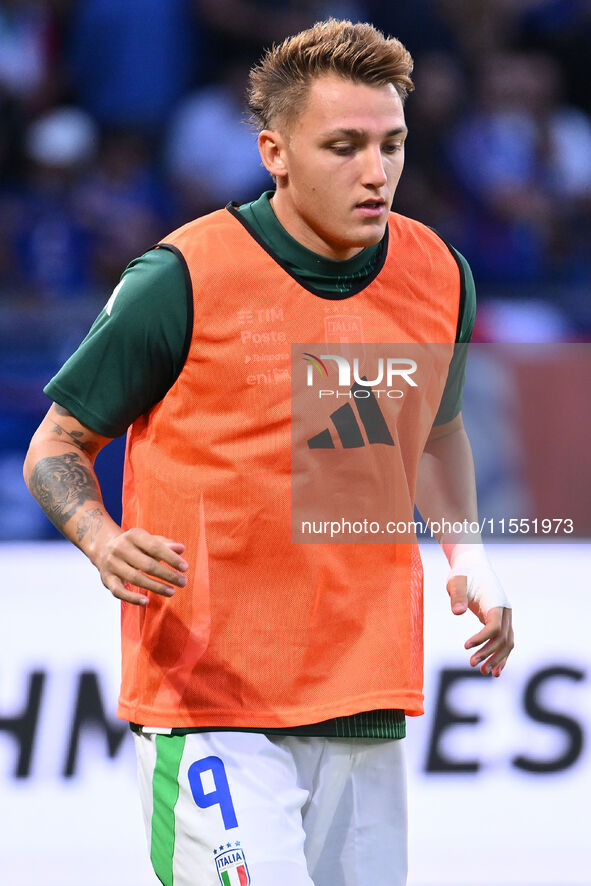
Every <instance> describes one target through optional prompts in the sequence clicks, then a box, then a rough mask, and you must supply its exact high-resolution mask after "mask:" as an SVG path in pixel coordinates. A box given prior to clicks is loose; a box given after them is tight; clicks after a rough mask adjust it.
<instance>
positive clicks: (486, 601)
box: [444, 544, 511, 617]
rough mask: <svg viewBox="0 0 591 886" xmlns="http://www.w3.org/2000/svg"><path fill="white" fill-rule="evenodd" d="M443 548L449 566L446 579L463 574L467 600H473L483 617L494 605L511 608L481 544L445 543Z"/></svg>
mask: <svg viewBox="0 0 591 886" xmlns="http://www.w3.org/2000/svg"><path fill="white" fill-rule="evenodd" d="M444 550H445V554H446V556H447V558H448V560H449V564H450V566H451V571H450V573H449V575H448V577H447V580H448V581H449V580H450V578H454V577H455V576H456V575H465V576H466V579H467V591H468V602H470V603H472V602H475V603H476V604H477V605H478V606H479V608H480V611H481V613H482V615H483V616H484V617H486V615H487V613H488V611H489V609H494V608H495V606H503V607H504V608H505V609H511V603H510V602H509V600H508V598H507V595H506V594H505V591H504V590H503V588H502V587H501V584H500V582H499V580H498V578H497V577H496V575H495V573H494V572H493V569H492V566H491V565H490V563H489V562H488V557H487V556H486V553H485V551H484V547H483V546H482V545H481V544H457V545H445V548H444Z"/></svg>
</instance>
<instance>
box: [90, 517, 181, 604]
mask: <svg viewBox="0 0 591 886" xmlns="http://www.w3.org/2000/svg"><path fill="white" fill-rule="evenodd" d="M97 541H98V542H99V544H98V546H97V552H96V555H95V556H94V557H92V560H93V562H94V565H95V566H96V567H97V569H98V571H99V573H100V576H101V581H102V583H103V584H104V585H105V587H106V588H108V589H109V590H110V591H111V593H112V594H113V596H114V597H117V598H118V599H119V600H124V601H125V602H126V603H134V604H136V605H138V606H147V604H148V601H149V597H148V595H147V594H142V593H138V592H136V591H134V590H132V588H131V586H132V585H133V586H135V587H136V588H142V589H144V590H146V591H152V592H153V593H155V594H161V595H162V596H164V597H172V595H173V594H174V592H175V590H176V589H177V588H183V587H185V585H186V584H187V576H186V575H183V573H184V572H186V571H187V569H188V568H189V564H188V563H187V562H186V561H185V560H183V558H182V557H181V556H180V555H181V554H182V553H183V552H184V550H185V546H184V544H182V543H181V542H176V541H172V539H170V538H164V537H163V536H161V535H151V534H150V533H149V532H146V530H145V529H128V530H127V531H126V532H123V531H121V530H120V529H119V532H118V533H115V534H113V535H112V536H110V537H109V538H107V539H105V538H104V537H103V538H102V539H100V540H99V539H97Z"/></svg>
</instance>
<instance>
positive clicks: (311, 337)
mask: <svg viewBox="0 0 591 886" xmlns="http://www.w3.org/2000/svg"><path fill="white" fill-rule="evenodd" d="M411 71H412V60H411V57H410V55H409V53H408V52H407V51H406V50H405V48H404V47H403V46H402V45H401V44H400V43H399V41H397V40H395V39H392V38H388V39H386V38H385V37H384V36H383V35H382V34H381V33H379V32H378V31H376V30H375V29H374V28H373V27H371V26H370V25H368V24H356V25H352V24H351V23H350V22H339V21H335V20H329V21H327V22H322V23H319V24H317V25H315V26H314V27H313V28H311V29H309V30H307V31H304V32H302V33H300V34H297V35H296V36H294V37H292V38H290V39H288V40H286V41H285V42H284V43H283V44H281V45H279V46H277V47H274V48H273V49H271V50H270V51H268V52H267V53H266V54H265V56H264V57H263V59H262V61H261V63H260V64H259V65H258V66H257V67H255V68H254V69H253V71H252V72H251V88H250V110H251V113H252V116H253V120H254V121H255V122H256V124H257V126H258V130H259V148H260V153H261V157H262V162H263V164H264V165H265V167H266V168H267V170H268V171H269V173H270V174H271V176H272V177H273V179H274V181H275V185H276V187H275V190H274V191H269V192H267V193H265V194H263V195H262V196H261V197H260V198H259V199H258V200H255V201H254V202H252V203H250V204H247V205H242V206H234V205H229V206H227V207H226V208H225V209H220V210H219V211H216V212H214V213H212V214H211V215H208V216H205V217H203V218H200V219H197V220H196V221H192V222H189V223H188V224H187V225H185V226H184V227H182V228H181V229H180V230H178V231H175V232H174V233H172V234H170V235H169V236H168V237H166V238H165V239H164V240H163V241H162V243H160V244H159V245H158V246H157V247H156V248H154V249H152V250H150V251H149V252H147V253H146V254H145V255H143V256H141V257H140V258H138V259H136V260H135V261H133V262H132V263H131V264H130V265H129V267H128V268H127V269H126V270H125V272H124V273H123V276H122V279H121V282H120V283H119V285H118V286H117V287H116V289H115V291H114V292H113V294H112V295H111V297H110V299H109V301H108V302H107V305H106V307H105V309H104V311H103V312H102V313H101V314H100V316H99V317H98V319H97V321H96V322H95V324H94V325H93V327H92V329H91V331H90V333H89V334H88V336H87V338H86V339H85V340H84V342H83V343H82V345H81V346H80V347H79V349H78V350H77V351H76V352H75V353H74V354H73V356H72V357H71V358H70V359H69V360H68V362H67V363H66V364H65V366H64V367H63V368H62V369H61V370H60V371H59V372H58V374H57V375H56V376H55V377H54V379H53V380H52V381H51V382H50V383H49V385H48V386H47V387H46V389H45V390H46V392H47V393H48V394H49V396H50V397H51V398H52V399H53V401H54V403H53V405H52V406H51V408H50V410H49V412H48V413H47V416H46V417H45V418H44V420H43V422H42V423H41V425H40V427H39V429H38V431H37V432H36V434H35V436H34V438H33V440H32V442H31V446H30V450H29V453H28V455H27V459H26V463H25V476H26V479H27V482H28V485H29V488H30V490H31V492H32V493H33V495H35V496H36V498H37V499H38V501H39V502H40V504H41V505H42V507H43V508H44V509H45V511H46V513H47V514H48V516H49V517H50V518H51V519H52V520H53V521H54V523H55V524H56V526H58V527H59V528H60V529H61V531H62V532H63V533H64V534H65V535H66V536H67V537H68V538H69V539H70V540H71V541H72V542H74V544H76V545H77V546H78V547H79V548H80V549H81V550H82V551H83V552H84V553H85V554H86V555H87V556H88V557H89V558H90V559H91V561H92V562H93V563H94V564H95V566H96V567H97V569H98V570H99V572H100V576H101V579H102V581H103V583H104V584H105V585H106V587H107V588H108V589H109V590H110V591H111V592H112V594H113V595H114V596H115V597H118V598H119V599H120V600H121V601H122V646H123V664H122V687H121V695H120V700H119V709H118V713H119V716H121V717H122V718H124V719H126V720H128V721H129V722H130V723H131V724H132V729H133V732H134V736H135V741H136V746H137V752H138V763H139V776H140V789H141V796H142V804H143V809H144V816H145V823H146V827H147V832H148V838H149V845H150V852H151V859H152V863H153V866H154V869H155V871H156V874H157V876H158V877H159V879H160V881H161V882H162V883H164V884H167V886H172V884H174V886H189V884H192V886H194V884H197V883H198V884H200V886H214V884H219V883H222V884H223V886H230V884H240V886H244V884H247V883H252V884H253V886H272V884H273V886H276V884H278V883H281V884H284V886H310V884H315V886H339V884H341V886H367V884H368V883H386V882H387V883H389V884H395V886H400V884H403V883H405V881H406V798H405V775H404V763H403V757H402V747H403V742H402V740H401V739H402V738H403V736H404V732H405V715H406V714H410V715H415V714H420V713H421V712H422V710H423V696H422V636H421V634H422V618H421V615H422V572H421V567H420V558H419V556H418V551H417V547H416V544H415V543H412V542H410V541H407V540H403V541H399V542H398V543H396V539H395V538H393V539H391V540H390V541H391V543H389V544H386V543H379V544H372V543H369V541H367V539H365V540H364V541H365V542H367V543H357V544H355V543H354V541H348V542H347V543H345V544H330V540H327V539H322V540H321V541H320V542H318V541H317V539H316V538H314V539H313V542H314V543H311V544H309V543H292V536H291V526H290V506H291V503H290V490H291V479H290V469H291V464H292V462H291V456H292V437H291V429H292V425H295V424H297V428H296V431H295V432H294V433H295V436H294V439H293V455H294V458H295V456H296V455H297V454H298V453H300V454H301V453H303V454H304V456H305V459H304V463H305V464H308V465H309V466H311V468H310V469H311V470H312V472H313V476H312V481H313V482H312V489H314V488H318V489H319V490H323V489H325V488H326V487H325V486H324V485H323V478H324V477H328V478H330V477H331V476H332V473H333V470H334V466H335V465H337V464H338V465H339V466H340V467H339V470H340V469H344V470H345V475H344V476H350V477H354V476H357V475H360V476H362V477H363V478H365V479H364V482H365V480H367V483H368V484H369V485H368V486H367V488H368V489H369V488H370V486H372V484H373V487H372V488H375V487H377V488H379V489H381V490H383V491H384V494H385V495H387V494H388V490H389V488H390V486H391V485H392V486H393V488H395V489H397V490H401V489H405V490H407V492H408V495H409V496H410V498H409V501H410V502H411V504H412V501H413V500H416V502H417V504H418V506H419V507H420V508H421V509H422V512H423V516H424V517H430V518H432V519H433V518H442V517H444V516H447V517H449V518H450V519H454V520H474V519H476V501H475V491H474V473H473V465H472V460H471V454H470V447H469V443H468V441H467V438H466V434H465V431H464V429H463V425H462V419H461V412H460V406H461V386H462V379H463V371H464V367H463V357H462V354H461V349H455V351H454V346H455V343H456V341H467V340H468V339H469V337H470V332H471V327H472V323H473V314H474V291H473V281H472V277H471V274H470V270H469V268H468V266H467V264H466V262H465V260H464V259H463V258H462V256H460V255H459V254H458V253H457V252H455V250H453V248H452V247H448V246H447V245H446V244H445V243H444V242H443V241H442V240H441V239H440V237H439V236H438V235H437V234H436V233H435V232H433V231H432V230H430V229H429V228H427V227H425V226H424V225H422V224H421V223H419V222H417V221H413V220H410V219H408V218H404V217H402V216H400V215H398V214H396V213H393V212H391V211H390V206H391V203H392V199H393V197H394V192H395V190H396V185H397V182H398V180H399V177H400V174H401V172H402V167H403V160H404V143H405V137H406V132H407V130H406V124H405V118H404V110H403V105H404V99H405V97H406V95H407V93H408V91H409V90H410V89H411V88H412V83H411V80H410V74H411ZM388 342H392V343H400V345H401V346H402V345H405V346H408V345H409V344H410V345H412V344H413V343H425V342H428V343H434V346H436V348H437V350H436V354H437V355H441V354H444V356H445V361H444V362H445V371H443V372H441V371H433V372H429V373H426V374H425V373H423V374H422V375H421V373H422V372H423V367H422V364H421V365H420V366H419V365H418V363H416V368H417V376H416V377H417V378H418V379H419V383H418V384H414V385H413V384H412V382H413V381H414V379H413V378H412V377H411V376H408V375H407V381H408V379H409V378H410V382H408V388H409V391H408V395H406V394H405V395H404V396H405V398H406V399H404V398H403V400H400V399H396V398H395V397H389V396H386V397H384V399H378V397H377V391H373V389H372V387H371V385H370V384H369V382H368V381H367V377H366V376H363V377H362V378H361V379H360V381H359V382H355V384H354V385H353V387H352V388H351V391H350V392H349V394H350V395H351V396H350V400H349V401H348V402H345V400H341V401H340V402H338V404H337V405H338V407H339V408H338V409H337V410H334V411H331V410H332V407H331V408H330V409H329V408H327V410H326V413H325V419H326V423H327V426H328V427H325V428H322V427H318V426H315V427H311V426H310V427H307V426H306V425H305V421H304V420H303V419H302V421H303V424H304V428H303V430H301V429H300V431H301V433H300V431H299V430H298V428H300V425H301V424H302V422H301V421H300V420H299V419H298V422H297V423H295V422H292V420H291V404H290V385H289V379H290V369H291V376H292V377H293V378H294V379H295V376H296V374H297V373H300V370H301V369H302V367H303V369H305V370H306V369H307V367H306V364H305V363H304V361H303V360H300V359H299V357H298V361H297V363H296V359H295V357H294V359H293V360H291V363H290V347H291V346H292V345H294V346H296V345H297V344H298V343H307V344H305V345H304V346H303V354H300V356H305V357H306V359H307V360H310V361H312V363H310V364H309V365H311V366H312V368H311V370H310V372H311V374H312V375H311V376H310V379H311V380H312V381H313V373H314V372H315V371H318V372H322V371H324V370H326V373H327V375H328V369H327V364H328V363H331V365H332V366H333V367H334V362H335V358H340V357H342V354H343V352H342V351H340V350H339V348H340V347H341V346H343V347H344V345H345V344H346V346H347V347H349V348H350V347H355V346H359V347H360V348H361V349H363V348H365V347H366V345H367V348H369V347H370V344H371V343H388ZM314 343H328V344H329V345H331V350H332V351H333V354H332V355H326V354H325V355H324V357H325V358H326V359H323V355H322V353H319V351H321V350H322V349H318V348H315V347H314ZM331 343H332V344H331ZM298 346H299V345H298ZM334 352H336V353H334ZM294 353H297V347H296V350H295V351H294ZM433 353H435V351H434V352H433ZM458 354H459V356H458ZM329 356H332V357H333V360H332V361H331V360H329V359H328V357H329ZM317 358H319V360H320V362H319V360H318V359H317ZM437 360H441V357H440V356H437V357H433V361H434V363H437ZM314 362H315V363H316V364H317V365H316V367H314V365H313V364H314ZM336 362H337V363H338V362H339V360H338V359H337V360H336ZM415 362H416V361H415ZM419 362H420V361H419ZM410 365H411V364H408V363H407V364H406V366H407V370H408V371H409V372H410V371H411V370H410V369H409V368H408V367H409V366H410ZM435 368H437V367H435ZM439 368H441V367H439ZM339 369H340V364H339ZM412 371H413V372H414V370H412ZM355 385H357V387H355ZM388 391H389V393H392V391H391V390H390V389H388ZM360 392H361V394H362V395H363V396H357V395H358V394H359V393H360ZM353 394H354V396H353ZM368 397H369V400H368V399H367V398H368ZM345 399H346V398H345ZM401 403H404V404H406V405H401ZM363 404H365V405H363ZM333 405H334V404H333ZM341 407H343V410H342V411H341ZM316 413H317V410H316V411H315V412H314V415H315V416H316ZM127 429H129V430H128V439H127V450H126V461H125V476H124V486H123V505H124V510H123V525H122V526H121V527H120V526H118V525H117V524H116V523H115V522H114V521H113V520H112V519H111V517H110V516H109V515H108V514H107V513H106V511H105V509H104V506H103V503H102V499H101V494H100V490H99V487H98V484H97V480H96V476H95V473H94V470H93V462H94V458H95V456H96V454H97V453H98V452H99V450H100V449H101V448H102V447H103V446H104V445H105V444H106V443H108V441H109V440H110V439H111V438H113V437H114V436H117V435H119V434H122V433H124V432H125V431H126V430H127ZM313 432H315V433H313ZM298 433H300V437H298ZM301 434H303V437H302V436H301ZM306 459H308V461H307V462H306ZM419 461H420V470H419ZM347 471H348V472H349V473H347ZM315 484H317V486H316V487H315ZM415 489H416V495H415V494H414V493H415ZM318 497H319V498H320V497H321V492H319V493H318ZM343 500H344V499H343ZM440 541H441V543H442V544H443V546H444V550H445V553H446V554H447V556H448V559H449V560H450V563H451V566H452V571H451V575H450V580H449V582H448V592H449V594H450V598H451V605H452V611H453V612H454V613H455V614H458V615H459V614H462V613H463V612H465V611H466V610H467V609H468V608H470V609H472V611H473V612H474V613H475V614H476V615H477V616H478V618H479V619H480V621H481V622H482V626H481V627H480V628H479V630H478V632H477V633H476V634H474V635H473V636H472V637H470V639H469V640H467V642H466V647H467V648H470V649H472V650H473V652H472V656H471V659H470V663H471V664H472V665H473V666H480V669H481V671H482V672H483V673H492V674H493V675H494V676H497V677H498V676H499V675H500V673H501V671H502V669H503V667H504V665H505V663H506V660H507V657H508V655H509V653H510V651H511V648H512V645H513V638H512V629H511V610H510V607H509V604H508V602H507V600H506V598H505V596H504V594H503V592H502V590H501V588H500V587H499V586H498V584H497V583H496V580H495V577H494V573H492V571H491V570H490V568H489V566H488V565H487V561H486V558H485V556H484V554H483V551H482V546H481V545H480V544H475V545H468V544H465V543H463V542H465V539H463V538H460V539H458V538H457V537H454V536H452V535H450V534H446V533H445V532H444V533H442V534H441V536H440Z"/></svg>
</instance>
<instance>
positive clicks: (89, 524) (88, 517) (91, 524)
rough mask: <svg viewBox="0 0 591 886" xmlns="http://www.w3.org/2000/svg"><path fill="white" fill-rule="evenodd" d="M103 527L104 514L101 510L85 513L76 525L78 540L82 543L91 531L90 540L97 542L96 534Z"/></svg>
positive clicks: (93, 509) (92, 509) (95, 509)
mask: <svg viewBox="0 0 591 886" xmlns="http://www.w3.org/2000/svg"><path fill="white" fill-rule="evenodd" d="M102 525H103V512H102V510H101V509H100V508H91V509H90V510H88V511H85V512H84V514H83V515H82V516H81V517H80V519H79V520H78V522H77V524H76V538H77V539H78V541H79V542H81V541H82V539H83V538H84V536H85V535H86V533H87V532H88V530H89V529H90V540H91V542H92V541H94V540H95V538H96V534H97V532H98V531H99V529H100V528H101V526H102Z"/></svg>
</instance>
